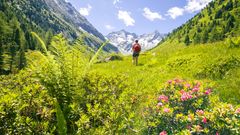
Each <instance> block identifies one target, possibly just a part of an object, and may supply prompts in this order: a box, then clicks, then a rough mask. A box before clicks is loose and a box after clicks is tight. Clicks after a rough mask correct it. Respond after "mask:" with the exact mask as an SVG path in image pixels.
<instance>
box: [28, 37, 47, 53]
mask: <svg viewBox="0 0 240 135" xmlns="http://www.w3.org/2000/svg"><path fill="white" fill-rule="evenodd" d="M31 34H32V35H33V36H34V37H35V38H36V39H37V40H38V41H39V43H40V44H39V45H40V46H39V47H40V50H41V51H43V53H45V54H48V51H47V47H46V44H45V43H44V41H43V40H42V39H41V38H40V37H39V36H38V34H37V33H35V32H31Z"/></svg>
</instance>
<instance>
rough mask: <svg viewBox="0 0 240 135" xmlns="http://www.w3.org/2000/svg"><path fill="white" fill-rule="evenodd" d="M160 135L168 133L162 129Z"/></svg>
mask: <svg viewBox="0 0 240 135" xmlns="http://www.w3.org/2000/svg"><path fill="white" fill-rule="evenodd" d="M159 135H167V132H166V131H162V132H161V133H160V134H159Z"/></svg>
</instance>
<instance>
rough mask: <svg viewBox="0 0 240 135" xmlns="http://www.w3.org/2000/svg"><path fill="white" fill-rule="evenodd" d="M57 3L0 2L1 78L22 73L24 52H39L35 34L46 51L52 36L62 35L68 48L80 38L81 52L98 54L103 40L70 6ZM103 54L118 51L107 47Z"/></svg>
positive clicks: (112, 47) (41, 1)
mask: <svg viewBox="0 0 240 135" xmlns="http://www.w3.org/2000/svg"><path fill="white" fill-rule="evenodd" d="M57 2H59V3H56V2H53V1H52V2H51V1H48V0H47V1H44V0H37V1H35V0H34V1H32V0H21V1H19V0H11V1H7V0H1V1H0V18H1V20H0V25H1V26H0V31H1V35H0V36H1V37H0V49H1V50H0V74H8V73H10V72H15V71H16V69H22V68H23V67H24V66H25V65H26V62H25V52H26V51H27V50H29V49H30V50H37V49H38V45H39V43H38V42H37V41H36V40H35V38H34V37H33V36H32V34H31V32H36V33H37V34H38V35H39V36H40V37H41V38H42V39H44V42H45V43H46V46H47V48H48V47H49V45H50V40H51V38H52V36H53V35H56V34H59V33H63V35H64V36H65V37H66V38H67V39H68V41H70V42H71V44H75V42H77V41H78V38H83V39H84V40H85V42H86V45H85V47H83V48H88V47H89V49H88V50H93V51H97V49H98V48H99V47H100V45H101V44H102V43H103V42H105V39H104V36H103V35H102V34H101V33H99V32H98V31H97V30H96V29H95V28H94V27H93V26H92V25H91V24H90V23H89V22H88V21H87V20H86V19H85V18H84V17H82V16H81V15H80V14H79V13H78V12H77V11H75V9H74V8H73V7H72V6H71V5H70V4H69V3H66V2H65V1H62V0H60V1H57ZM57 4H59V5H61V7H59V5H57ZM68 10H71V11H68ZM72 16H74V17H75V18H71V17H72ZM83 35H84V36H83ZM103 50H104V51H106V52H117V51H118V49H117V48H116V47H114V46H112V45H110V44H108V45H106V46H105V47H104V48H103Z"/></svg>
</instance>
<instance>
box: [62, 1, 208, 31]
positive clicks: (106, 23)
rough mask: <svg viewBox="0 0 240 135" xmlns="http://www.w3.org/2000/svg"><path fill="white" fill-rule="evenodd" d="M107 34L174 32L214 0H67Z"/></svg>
mask: <svg viewBox="0 0 240 135" xmlns="http://www.w3.org/2000/svg"><path fill="white" fill-rule="evenodd" d="M66 1H68V2H70V3H71V4H72V5H73V6H74V7H75V8H76V9H77V10H78V11H79V12H80V13H81V14H82V15H83V16H85V17H86V18H87V19H88V20H89V22H90V23H92V24H93V25H94V27H96V28H97V29H98V30H99V31H100V32H101V33H103V34H104V35H106V34H108V33H110V32H112V31H118V30H121V29H125V30H126V31H129V32H134V33H136V34H143V33H150V32H153V31H155V30H158V31H159V32H160V33H168V32H171V31H172V30H173V29H174V28H177V27H178V26H180V25H182V24H183V23H185V22H186V21H187V20H189V19H190V18H192V17H193V16H194V15H195V14H197V13H198V12H200V10H201V9H202V8H204V7H205V6H206V5H207V4H208V3H209V2H210V1H211V0H66Z"/></svg>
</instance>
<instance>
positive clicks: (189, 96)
mask: <svg viewBox="0 0 240 135" xmlns="http://www.w3.org/2000/svg"><path fill="white" fill-rule="evenodd" d="M191 98H192V95H191V94H190V93H188V92H184V93H183V94H182V96H181V101H186V100H188V99H191Z"/></svg>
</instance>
